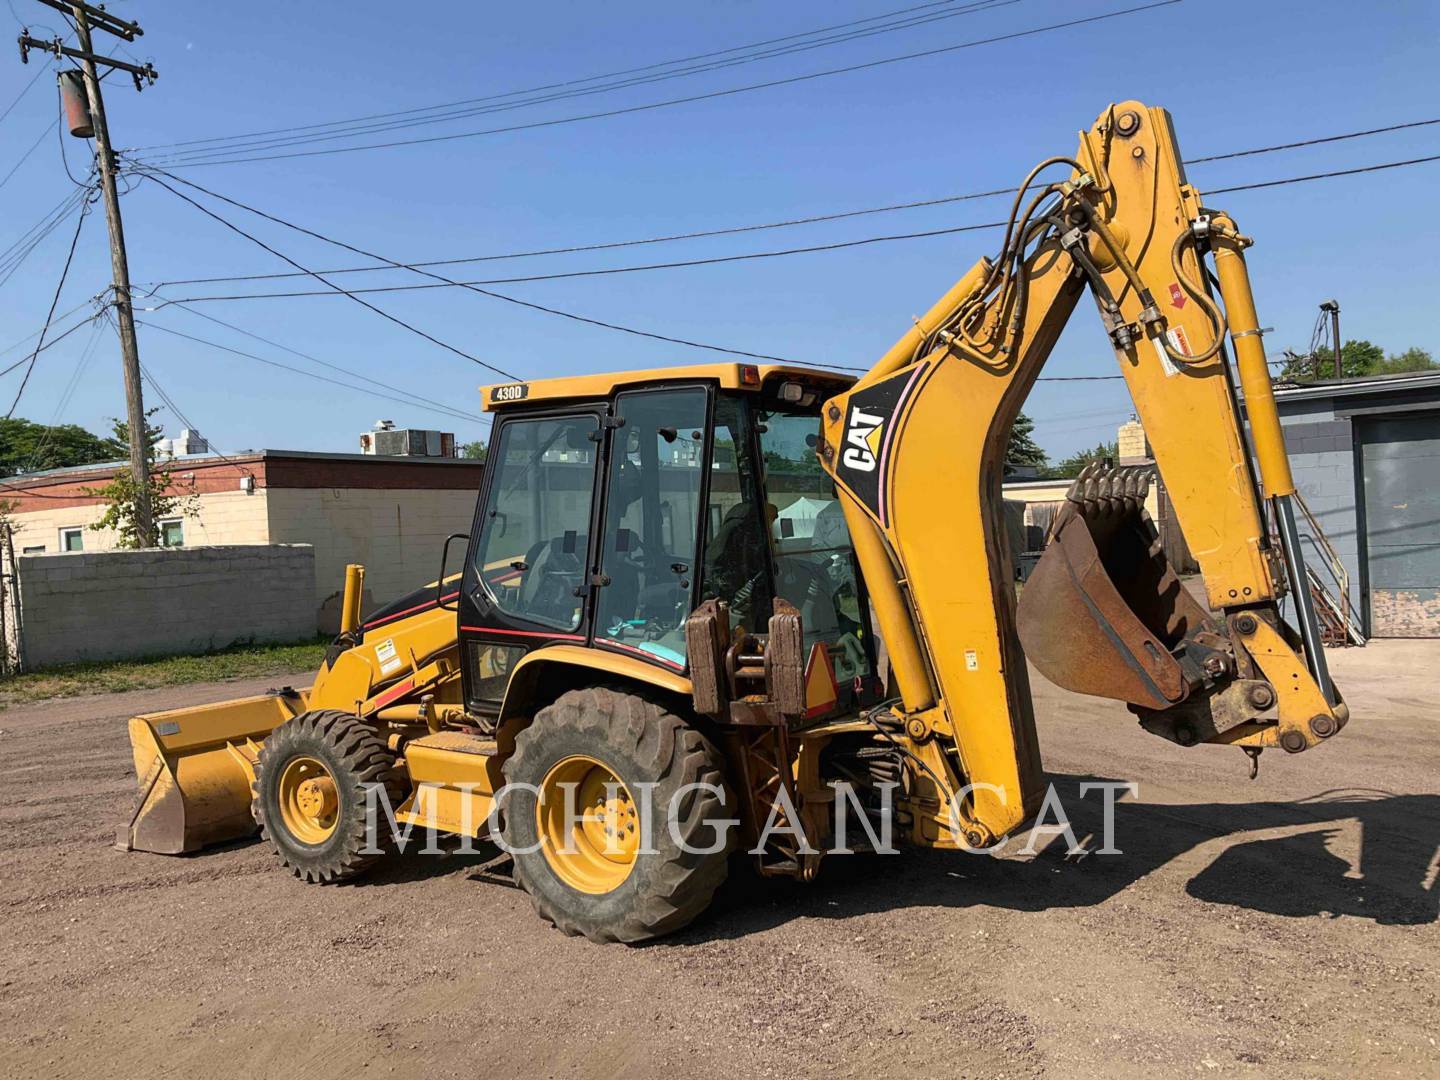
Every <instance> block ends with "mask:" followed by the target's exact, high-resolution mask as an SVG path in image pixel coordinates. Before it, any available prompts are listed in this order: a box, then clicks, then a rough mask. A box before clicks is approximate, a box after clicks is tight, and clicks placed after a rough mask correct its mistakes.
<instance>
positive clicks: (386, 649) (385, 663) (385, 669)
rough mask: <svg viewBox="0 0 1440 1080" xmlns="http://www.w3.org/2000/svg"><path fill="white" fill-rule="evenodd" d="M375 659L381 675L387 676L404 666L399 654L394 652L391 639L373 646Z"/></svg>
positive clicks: (393, 642) (393, 644) (393, 643)
mask: <svg viewBox="0 0 1440 1080" xmlns="http://www.w3.org/2000/svg"><path fill="white" fill-rule="evenodd" d="M375 659H376V660H379V661H380V674H382V675H389V674H390V673H391V672H392V671H394V670H395V669H396V668H400V667H404V666H405V661H403V660H401V659H400V655H399V653H397V652H396V651H395V641H394V639H392V638H386V639H385V640H384V641H382V642H380V644H379V645H376V646H375Z"/></svg>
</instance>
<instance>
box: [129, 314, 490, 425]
mask: <svg viewBox="0 0 1440 1080" xmlns="http://www.w3.org/2000/svg"><path fill="white" fill-rule="evenodd" d="M176 306H178V307H179V308H180V309H181V310H182V311H187V312H189V313H190V314H191V315H194V316H195V317H196V318H199V319H204V320H205V321H206V322H210V323H214V324H215V325H216V326H223V327H225V328H226V329H227V330H233V331H234V332H235V333H237V334H243V335H244V336H245V337H248V338H250V339H252V340H254V341H258V342H260V343H261V344H263V345H269V346H270V347H271V348H274V349H280V350H281V351H282V352H287V353H289V354H290V355H291V356H298V357H300V358H301V359H302V360H309V361H310V362H311V363H313V364H319V365H320V366H321V367H326V368H330V369H331V370H332V371H338V372H340V373H341V374H342V375H349V376H351V377H352V378H356V379H359V380H361V381H362V382H367V383H369V384H370V385H371V386H378V387H380V388H381V389H382V390H389V391H391V392H392V393H395V394H399V395H402V396H403V397H404V398H408V399H411V400H409V401H401V400H400V398H391V399H390V400H392V401H395V402H397V403H398V404H401V405H409V404H424V405H430V406H433V407H434V410H432V411H440V412H444V413H449V414H451V415H453V416H454V417H455V418H457V419H460V420H469V421H475V420H483V419H484V417H482V416H480V415H478V414H476V413H469V412H466V411H464V410H463V409H457V408H455V407H454V406H452V405H447V404H445V402H443V401H436V400H434V399H433V398H427V397H424V396H422V395H420V394H417V393H415V392H414V391H413V390H405V389H403V388H401V387H398V386H392V385H390V384H389V383H386V382H381V381H380V380H379V379H372V378H370V376H368V375H362V374H361V373H360V372H358V371H356V370H354V369H353V368H347V367H342V366H341V365H339V364H332V363H331V362H330V361H328V360H321V359H320V358H319V357H318V356H312V355H310V354H309V353H306V352H301V351H300V350H299V349H293V348H291V347H290V346H288V345H282V344H281V343H280V342H278V341H272V340H270V339H269V338H267V337H262V336H260V335H259V334H256V333H254V332H252V331H250V330H246V329H245V328H244V327H240V326H236V325H235V324H234V323H228V322H226V321H225V320H224V319H217V318H216V317H215V316H213V315H207V314H206V313H205V312H203V311H199V310H197V309H196V308H192V307H187V306H186V305H184V304H179V305H176ZM157 329H160V328H159V327H157ZM297 370H298V369H297Z"/></svg>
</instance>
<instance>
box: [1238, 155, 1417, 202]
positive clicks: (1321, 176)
mask: <svg viewBox="0 0 1440 1080" xmlns="http://www.w3.org/2000/svg"><path fill="white" fill-rule="evenodd" d="M1432 161H1440V154H1432V155H1431V156H1430V157H1422V158H1411V159H1410V160H1409V161H1387V162H1385V163H1384V164H1383V165H1362V166H1361V167H1359V168H1357V169H1336V170H1334V171H1333V172H1322V173H1311V174H1310V175H1309V176H1292V177H1289V178H1288V179H1285V180H1265V181H1262V182H1260V183H1257V184H1236V185H1235V186H1234V187H1224V188H1216V189H1215V190H1214V191H1212V192H1210V194H1211V195H1226V194H1229V193H1230V192H1232V191H1258V190H1259V189H1261V188H1272V187H1284V186H1285V185H1286V184H1304V183H1306V182H1308V181H1310V180H1329V179H1332V178H1333V177H1336V176H1358V175H1360V174H1361V173H1372V172H1382V171H1383V170H1385V169H1403V168H1404V167H1405V166H1407V165H1425V164H1428V163H1429V162H1432Z"/></svg>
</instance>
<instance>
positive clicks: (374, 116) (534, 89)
mask: <svg viewBox="0 0 1440 1080" xmlns="http://www.w3.org/2000/svg"><path fill="white" fill-rule="evenodd" d="M953 2H954V0H940V2H938V3H928V4H920V5H917V6H915V7H908V8H901V9H899V10H898V11H890V12H886V13H885V14H883V15H872V16H869V17H868V18H864V19H856V20H854V21H851V22H845V23H837V24H834V25H831V26H824V27H819V28H817V29H815V30H808V31H805V32H803V33H798V34H789V35H786V36H784V37H778V38H768V39H766V40H764V41H756V42H751V43H749V44H747V45H736V46H732V47H731V48H728V49H720V50H717V51H714V52H707V53H697V54H694V55H691V56H682V57H678V58H676V59H674V60H664V61H660V62H658V63H652V64H645V65H643V66H641V67H633V68H624V69H622V70H619V71H610V72H605V73H603V74H600V75H590V76H587V77H585V78H581V79H569V80H565V81H562V82H553V83H545V84H542V85H540V86H530V87H525V88H523V89H518V90H508V91H503V92H500V93H495V94H488V95H486V96H484V97H477V98H462V99H461V100H459V101H450V102H445V103H443V104H438V105H424V106H419V107H417V108H411V109H400V110H397V111H393V112H383V113H371V114H369V115H367V116H358V117H352V118H350V119H348V120H332V121H329V122H326V123H319V124H301V125H299V126H295V127H283V128H269V129H266V130H262V131H249V132H240V133H238V134H235V135H218V136H212V137H210V138H205V139H188V140H184V141H181V142H173V143H155V144H151V145H149V146H142V147H138V148H137V149H140V150H167V149H172V148H175V147H185V146H199V145H205V144H214V143H228V142H232V141H234V140H237V139H249V138H257V137H260V136H265V135H283V134H289V133H291V132H300V131H316V130H320V129H324V128H332V127H338V126H341V125H348V124H355V123H361V122H364V121H368V120H384V119H389V118H393V117H400V116H414V115H418V114H420V113H427V112H434V111H436V110H439V109H450V108H455V107H457V106H462V105H474V104H478V103H481V102H488V101H498V100H501V99H503V98H507V97H517V96H519V95H521V94H534V93H540V92H542V91H545V90H556V89H561V88H564V87H569V86H581V85H583V84H585V83H591V82H598V81H600V80H602V79H613V78H619V77H621V76H625V75H634V74H638V73H641V72H646V71H654V70H655V69H657V68H663V67H671V66H674V65H676V64H685V63H690V62H692V61H696V60H707V59H711V58H713V57H718V56H727V55H729V54H731V53H736V52H746V51H749V50H752V49H758V48H762V47H764V46H767V45H775V44H780V43H782V42H786V41H794V40H796V39H799V38H805V37H813V36H815V35H818V34H822V33H828V32H830V31H833V30H842V29H846V28H849V27H853V26H860V25H863V24H865V23H871V22H877V21H880V20H882V19H888V18H892V17H894V16H896V15H905V14H909V13H911V12H916V11H923V10H928V9H932V8H937V7H946V6H948V5H949V4H951V3H953Z"/></svg>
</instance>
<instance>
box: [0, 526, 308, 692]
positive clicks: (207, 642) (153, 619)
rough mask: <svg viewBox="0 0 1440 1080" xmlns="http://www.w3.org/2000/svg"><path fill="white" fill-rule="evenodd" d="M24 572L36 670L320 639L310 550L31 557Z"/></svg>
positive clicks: (26, 639) (26, 635)
mask: <svg viewBox="0 0 1440 1080" xmlns="http://www.w3.org/2000/svg"><path fill="white" fill-rule="evenodd" d="M17 568H18V571H19V577H20V610H21V634H22V642H21V648H22V655H23V658H24V663H25V666H26V668H27V669H34V668H38V667H45V666H48V665H51V664H60V663H68V662H71V661H76V660H115V659H125V658H130V657H140V656H158V655H167V654H179V653H199V652H207V651H209V650H212V649H220V648H224V647H226V646H228V645H234V644H238V643H242V642H252V641H256V642H265V641H273V642H284V641H299V640H303V639H305V638H308V637H311V636H313V635H314V633H315V605H314V590H315V553H314V551H313V549H311V548H310V547H309V545H304V544H283V545H272V544H232V545H217V546H210V547H185V548H156V549H150V550H146V551H104V552H75V553H71V554H56V555H28V556H20V557H19V558H18V559H17Z"/></svg>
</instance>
